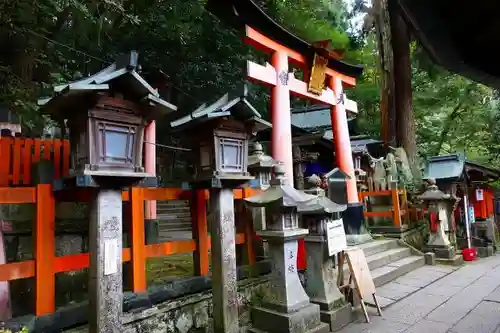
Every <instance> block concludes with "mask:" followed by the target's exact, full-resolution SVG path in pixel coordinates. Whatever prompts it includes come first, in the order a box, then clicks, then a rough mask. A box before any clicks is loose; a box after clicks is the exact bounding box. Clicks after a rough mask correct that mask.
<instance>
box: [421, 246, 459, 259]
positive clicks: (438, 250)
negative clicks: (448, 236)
mask: <svg viewBox="0 0 500 333" xmlns="http://www.w3.org/2000/svg"><path fill="white" fill-rule="evenodd" d="M423 251H424V253H425V252H433V253H434V254H436V258H442V259H452V258H454V257H455V254H456V253H455V252H456V251H455V248H454V247H453V246H451V245H429V244H427V245H425V246H424V248H423Z"/></svg>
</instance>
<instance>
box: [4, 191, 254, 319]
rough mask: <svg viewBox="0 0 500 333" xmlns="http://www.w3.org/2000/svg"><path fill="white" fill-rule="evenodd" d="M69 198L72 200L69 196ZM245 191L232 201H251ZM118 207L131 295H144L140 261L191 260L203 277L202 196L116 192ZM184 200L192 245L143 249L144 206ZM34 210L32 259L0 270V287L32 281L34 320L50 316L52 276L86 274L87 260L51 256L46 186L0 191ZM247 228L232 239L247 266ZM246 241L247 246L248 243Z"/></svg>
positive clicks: (80, 195) (81, 194)
mask: <svg viewBox="0 0 500 333" xmlns="http://www.w3.org/2000/svg"><path fill="white" fill-rule="evenodd" d="M70 194H73V195H70ZM253 194H254V192H253V190H251V189H240V190H235V191H234V198H235V199H242V198H244V197H247V196H251V195H253ZM90 197H91V195H90V193H89V192H87V191H85V190H84V189H82V190H80V191H78V192H77V191H72V193H68V195H66V194H64V195H61V198H64V199H65V200H72V199H77V200H78V201H85V200H88V199H90ZM122 198H123V200H124V201H129V200H130V201H131V207H132V208H131V209H132V220H131V230H132V232H131V234H132V246H131V247H130V248H124V249H123V262H129V261H131V262H132V277H133V279H132V281H133V285H132V289H133V291H134V292H141V291H145V290H146V288H147V285H146V259H147V258H152V257H159V256H168V255H172V254H178V253H190V252H193V253H194V255H195V272H196V274H197V275H208V273H209V271H208V268H209V252H208V250H209V249H210V238H209V234H208V230H207V221H206V211H205V209H204V207H205V205H206V200H207V199H208V191H205V190H200V191H184V190H181V189H174V188H136V187H134V188H131V189H130V190H129V191H124V192H122ZM187 198H189V199H190V200H191V202H192V205H193V212H194V213H193V215H194V216H195V218H194V219H193V230H194V231H193V239H192V240H181V241H171V242H165V243H161V244H151V245H146V244H145V235H144V200H180V199H187ZM23 203H31V204H36V207H37V214H36V221H35V222H34V228H33V240H34V244H35V249H34V253H35V259H34V260H27V261H22V262H16V263H10V264H3V265H0V281H12V280H17V279H24V278H31V277H34V278H35V281H36V282H35V297H36V315H44V314H48V313H52V312H54V311H55V274H56V273H60V272H69V271H75V270H80V269H83V268H87V267H88V266H89V254H88V253H81V254H75V255H67V256H60V257H58V256H56V255H55V248H56V244H55V234H54V229H55V203H56V200H55V198H54V193H53V191H52V185H47V184H43V185H37V186H36V187H17V188H13V187H3V188H0V204H23ZM245 222H250V223H247V225H245V228H244V232H243V233H240V234H236V244H245V246H246V247H247V249H246V250H247V251H246V252H247V253H248V258H249V259H248V261H249V262H248V263H254V262H255V255H254V253H253V235H254V232H253V228H252V225H251V221H250V220H245ZM249 240H250V241H249Z"/></svg>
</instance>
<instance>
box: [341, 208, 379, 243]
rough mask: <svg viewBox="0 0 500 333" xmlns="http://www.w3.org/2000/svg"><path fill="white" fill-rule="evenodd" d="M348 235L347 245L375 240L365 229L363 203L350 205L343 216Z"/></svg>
mask: <svg viewBox="0 0 500 333" xmlns="http://www.w3.org/2000/svg"><path fill="white" fill-rule="evenodd" d="M342 218H343V220H344V228H345V233H346V239H347V244H349V245H351V246H353V245H359V244H363V243H368V242H370V241H372V240H373V238H372V236H371V235H370V233H369V232H368V230H367V229H366V227H365V218H364V211H363V204H362V203H349V204H347V210H346V211H345V212H344V213H343V216H342Z"/></svg>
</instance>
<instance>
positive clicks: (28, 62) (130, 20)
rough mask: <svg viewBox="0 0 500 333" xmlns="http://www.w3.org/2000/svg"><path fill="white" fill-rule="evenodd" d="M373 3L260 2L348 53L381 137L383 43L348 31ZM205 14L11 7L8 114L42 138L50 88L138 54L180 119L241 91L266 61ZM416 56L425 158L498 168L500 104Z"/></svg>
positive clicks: (4, 59) (364, 106) (6, 52)
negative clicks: (165, 87)
mask: <svg viewBox="0 0 500 333" xmlns="http://www.w3.org/2000/svg"><path fill="white" fill-rule="evenodd" d="M365 3H366V1H363V0H356V1H354V3H353V4H352V1H351V5H352V6H351V8H350V9H348V6H347V4H346V2H345V0H333V1H331V0H260V1H259V4H260V5H261V6H262V8H263V9H264V10H265V11H266V12H267V13H268V14H269V15H271V16H272V17H274V18H275V19H276V20H277V21H279V22H280V23H282V24H283V25H284V26H285V27H287V28H288V29H290V30H291V31H293V32H294V33H296V34H297V35H299V36H301V37H302V38H304V39H306V40H310V41H317V40H324V39H332V40H333V41H334V47H335V48H338V49H343V50H345V51H346V52H345V57H346V60H347V61H349V62H351V63H358V64H362V65H364V66H365V71H364V75H363V77H362V78H361V79H360V80H358V84H357V87H356V88H355V89H352V90H351V91H348V94H349V95H350V97H351V98H353V99H355V100H356V101H357V102H358V105H359V109H360V110H361V113H360V115H359V116H358V117H359V126H360V127H361V129H362V130H363V131H364V132H365V133H367V134H370V135H373V136H378V135H379V129H380V116H379V100H380V84H379V68H378V63H379V59H378V57H379V55H378V52H377V47H376V41H375V38H374V36H372V35H371V34H370V33H368V34H366V33H365V32H364V33H360V32H357V31H355V30H353V29H352V26H351V21H350V20H351V19H352V18H353V17H355V16H357V15H358V16H359V14H360V13H363V12H366V8H365V7H364V5H365ZM204 5H205V1H203V0H184V1H181V0H169V1H153V0H143V1H138V0H105V1H97V0H92V1H82V0H39V1H35V2H33V1H28V0H16V1H3V2H1V3H0V46H1V47H2V50H3V52H2V53H1V54H0V84H1V88H0V104H3V105H4V106H6V107H9V108H11V109H12V110H15V111H16V112H17V113H18V114H20V115H21V116H22V122H23V128H24V129H25V130H26V132H27V134H29V135H37V136H38V135H41V133H42V130H43V127H44V126H45V125H46V123H47V121H48V120H47V119H46V118H45V117H43V116H41V115H40V114H39V113H38V112H37V106H36V100H37V99H38V98H39V97H41V96H43V95H44V93H45V92H46V89H47V88H48V87H49V86H51V85H53V84H55V83H58V82H67V81H70V80H74V79H77V78H80V77H82V76H85V75H88V74H89V73H94V72H96V71H98V70H99V69H101V68H103V67H104V66H107V65H108V63H110V62H111V61H112V60H113V59H114V57H115V56H116V54H118V53H120V52H123V51H127V50H130V49H136V50H138V51H139V53H140V56H141V63H142V64H143V73H144V74H145V75H147V74H148V73H151V72H153V71H154V70H156V69H161V70H162V71H163V72H164V73H166V74H167V75H168V76H169V77H170V80H171V83H172V85H173V86H174V87H175V89H174V92H173V95H172V96H171V97H172V98H173V99H174V102H175V103H176V104H177V105H178V106H179V109H180V111H179V112H183V111H187V110H192V109H193V108H194V107H196V106H197V105H198V104H200V103H201V102H205V101H209V100H213V99H215V98H216V97H217V96H219V95H221V94H223V93H225V92H226V91H230V90H234V89H236V87H237V86H238V85H239V84H240V83H241V82H242V81H244V79H245V74H244V69H245V61H246V59H249V58H254V59H260V60H263V57H262V55H261V54H259V53H257V52H256V51H254V50H252V49H251V48H249V47H247V46H245V45H244V44H243V43H242V42H241V38H240V36H238V35H237V34H236V33H235V32H234V31H233V30H231V29H228V27H226V26H225V25H223V24H222V23H221V22H219V20H218V19H217V18H215V17H214V16H213V15H211V14H210V13H208V12H207V11H206V10H205V9H204ZM412 51H413V54H412V59H413V64H412V66H413V72H412V74H413V76H412V85H413V89H414V93H413V110H414V113H415V121H416V128H417V140H418V147H419V153H420V155H421V156H422V157H428V156H430V155H435V154H441V153H446V152H453V151H465V152H466V153H467V154H468V155H469V158H471V159H476V160H479V161H489V162H491V163H493V164H494V165H499V166H500V143H499V142H500V140H499V139H500V113H499V107H498V94H497V93H496V92H495V91H493V90H492V89H490V88H487V87H484V86H482V85H480V84H477V83H474V82H471V81H469V80H467V79H465V78H462V77H459V76H457V75H453V74H450V73H447V72H445V71H444V70H442V69H440V68H439V67H436V66H435V65H433V64H432V63H431V62H430V61H429V59H428V57H427V56H426V54H425V52H423V51H422V48H420V47H418V45H416V44H414V45H412ZM251 94H252V95H253V96H252V100H253V102H254V103H255V105H256V107H257V108H258V109H259V110H261V111H262V112H263V113H264V114H265V113H266V110H267V104H268V101H269V95H268V91H267V90H266V88H263V87H262V86H253V87H252V89H251ZM303 103H304V101H294V105H301V104H303ZM159 126H160V127H161V124H160V125H159ZM159 133H161V130H160V131H159ZM160 139H161V138H160Z"/></svg>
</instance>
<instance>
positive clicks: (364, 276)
mask: <svg viewBox="0 0 500 333" xmlns="http://www.w3.org/2000/svg"><path fill="white" fill-rule="evenodd" d="M345 254H346V256H347V264H348V265H349V271H350V272H351V278H352V280H353V282H354V287H355V289H356V293H357V295H358V297H359V300H360V303H361V309H362V310H363V314H364V315H365V318H366V322H370V318H369V317H368V312H367V311H366V305H365V303H364V300H365V299H369V298H370V297H372V298H373V301H374V302H375V305H376V306H377V310H378V313H379V315H382V310H381V309H380V306H379V304H378V301H377V298H376V296H375V284H374V283H373V278H372V275H371V273H370V268H369V267H368V262H367V261H366V257H365V254H364V252H363V250H362V249H352V250H348V251H346V252H345Z"/></svg>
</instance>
